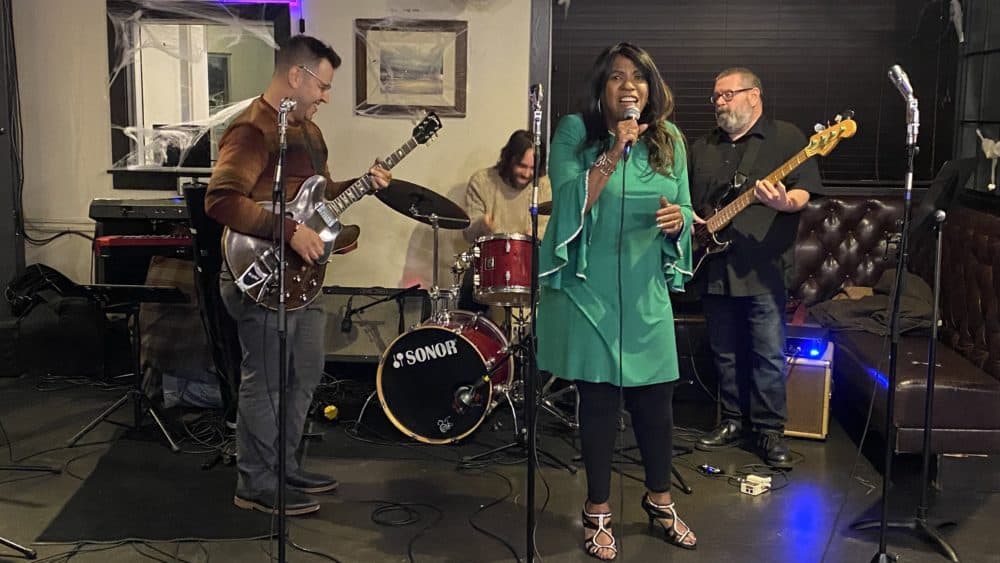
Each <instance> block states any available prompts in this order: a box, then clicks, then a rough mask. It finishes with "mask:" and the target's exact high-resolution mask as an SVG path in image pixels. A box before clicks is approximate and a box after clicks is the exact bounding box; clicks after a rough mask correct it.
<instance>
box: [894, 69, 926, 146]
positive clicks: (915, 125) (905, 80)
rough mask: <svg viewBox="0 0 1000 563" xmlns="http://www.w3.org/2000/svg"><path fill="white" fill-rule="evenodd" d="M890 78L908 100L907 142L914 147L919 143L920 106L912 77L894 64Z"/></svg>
mask: <svg viewBox="0 0 1000 563" xmlns="http://www.w3.org/2000/svg"><path fill="white" fill-rule="evenodd" d="M889 80H891V81H892V83H893V84H894V85H895V86H896V89H897V90H899V93H900V95H902V96H903V99H904V100H906V144H907V145H908V146H911V147H914V146H916V144H917V134H918V132H919V131H920V107H919V104H918V103H917V98H916V96H914V95H913V86H912V85H910V77H909V76H907V75H906V73H905V72H903V69H902V68H900V66H899V65H892V66H891V67H889Z"/></svg>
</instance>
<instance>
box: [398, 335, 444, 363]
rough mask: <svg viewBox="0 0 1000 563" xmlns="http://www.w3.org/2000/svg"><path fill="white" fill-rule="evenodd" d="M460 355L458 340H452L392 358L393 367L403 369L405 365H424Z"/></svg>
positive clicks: (403, 352) (400, 353)
mask: <svg viewBox="0 0 1000 563" xmlns="http://www.w3.org/2000/svg"><path fill="white" fill-rule="evenodd" d="M457 354H458V340H457V339H452V340H447V341H445V342H438V343H436V344H428V345H426V346H421V347H419V348H416V349H413V350H404V351H402V352H396V354H395V355H393V357H392V367H394V368H397V369H398V368H401V367H403V366H404V365H406V366H412V365H415V364H422V363H424V362H426V361H428V360H436V359H438V358H445V357H447V356H454V355H457Z"/></svg>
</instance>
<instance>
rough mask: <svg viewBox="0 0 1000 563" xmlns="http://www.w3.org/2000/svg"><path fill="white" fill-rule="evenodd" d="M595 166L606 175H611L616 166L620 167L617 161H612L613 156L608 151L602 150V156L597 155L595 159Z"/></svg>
mask: <svg viewBox="0 0 1000 563" xmlns="http://www.w3.org/2000/svg"><path fill="white" fill-rule="evenodd" d="M593 167H594V168H596V169H597V171H598V172H600V173H601V174H604V175H605V176H610V175H611V173H612V172H614V171H615V168H617V167H618V163H617V162H611V158H610V157H609V156H608V153H607V152H602V153H601V156H599V157H597V160H595V161H594V164H593Z"/></svg>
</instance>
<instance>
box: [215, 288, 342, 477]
mask: <svg viewBox="0 0 1000 563" xmlns="http://www.w3.org/2000/svg"><path fill="white" fill-rule="evenodd" d="M219 291H220V292H221V294H222V302H223V304H224V305H225V307H226V310H228V311H229V314H230V315H232V317H233V319H234V320H235V321H236V326H237V329H238V331H239V335H240V346H241V348H242V349H243V361H242V363H241V365H240V372H241V377H242V379H241V381H240V388H239V389H240V392H239V401H238V405H239V411H238V413H237V415H236V467H237V469H238V470H239V477H238V479H237V483H236V491H237V493H243V494H254V493H261V492H265V491H273V490H275V488H276V487H277V484H278V473H277V467H278V389H279V386H278V366H279V358H278V348H279V342H278V314H277V313H276V312H275V311H271V310H268V309H265V308H264V307H262V306H260V305H257V304H256V303H254V302H253V301H251V300H249V299H248V298H246V297H245V296H244V295H243V293H242V292H241V291H240V290H239V288H237V287H236V285H235V284H234V283H233V281H232V276H231V275H230V274H229V273H228V272H223V273H222V274H221V275H220V276H219ZM287 321H288V323H287V334H286V336H287V343H288V344H287V347H288V355H289V366H288V387H287V395H286V404H287V409H288V410H287V414H288V416H287V420H286V428H287V435H286V437H285V454H286V455H285V463H286V465H285V467H286V471H287V474H291V473H295V472H297V471H298V470H299V464H298V461H297V459H296V457H295V451H296V449H297V448H298V446H299V442H300V441H301V439H302V431H303V428H304V427H305V421H306V415H307V414H308V412H309V405H310V404H311V403H312V397H313V391H315V390H316V386H317V385H319V381H320V379H321V378H322V376H323V367H324V364H325V362H326V351H325V349H324V338H325V330H326V314H325V312H324V311H323V309H322V308H321V307H320V306H319V303H318V301H314V302H313V303H312V304H310V305H308V306H306V307H304V308H302V309H298V310H296V311H289V312H288V316H287Z"/></svg>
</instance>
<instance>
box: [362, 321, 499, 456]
mask: <svg viewBox="0 0 1000 563" xmlns="http://www.w3.org/2000/svg"><path fill="white" fill-rule="evenodd" d="M494 367H496V369H495V370H493V372H492V374H490V370H491V369H493V368H494ZM513 370H514V366H513V362H511V360H510V358H509V357H508V341H507V338H506V337H505V336H504V334H503V332H502V331H501V330H500V329H499V328H498V327H497V326H496V325H495V324H493V322H491V321H490V320H489V319H487V318H485V317H483V316H480V315H478V314H475V313H470V312H468V311H458V310H456V311H448V312H447V313H446V314H444V315H441V316H440V317H439V318H437V319H432V320H429V321H427V322H425V323H424V324H422V325H420V326H419V327H417V328H415V329H413V330H411V331H409V332H406V333H404V334H401V335H399V337H397V338H396V340H394V341H393V342H392V344H390V345H389V347H388V348H386V350H385V353H384V354H383V355H382V361H381V362H380V363H379V366H378V376H377V379H376V388H377V390H378V399H379V402H380V403H382V409H383V410H384V411H385V414H386V416H387V417H388V418H389V420H390V421H391V422H392V424H393V425H394V426H395V427H396V428H398V429H399V430H400V432H402V433H404V434H406V435H407V436H409V437H411V438H413V439H414V440H417V441H420V442H425V443H428V444H447V443H450V442H455V441H458V440H461V439H462V438H464V437H466V436H468V435H469V434H471V433H472V432H473V431H474V430H475V429H476V428H478V427H479V425H480V424H482V423H483V420H484V419H485V418H486V415H488V414H489V412H490V410H491V405H492V403H493V391H494V389H495V388H498V387H499V388H503V386H506V385H509V383H510V381H511V379H512V378H513ZM485 375H490V385H481V386H478V388H473V386H475V385H476V383H477V382H479V381H481V380H482V378H483V376H485Z"/></svg>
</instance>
